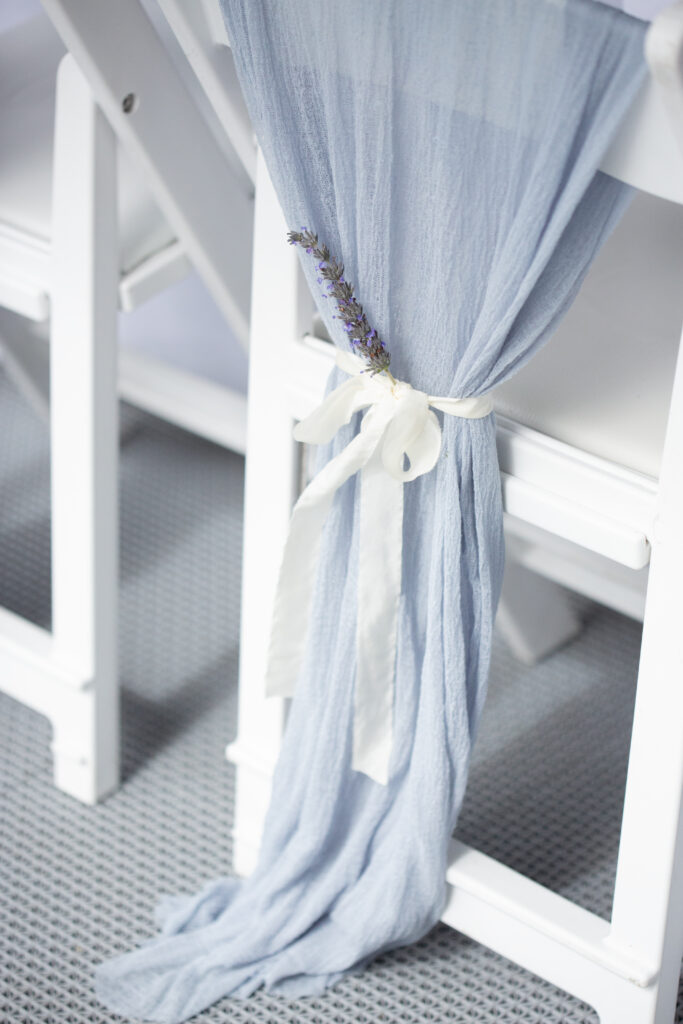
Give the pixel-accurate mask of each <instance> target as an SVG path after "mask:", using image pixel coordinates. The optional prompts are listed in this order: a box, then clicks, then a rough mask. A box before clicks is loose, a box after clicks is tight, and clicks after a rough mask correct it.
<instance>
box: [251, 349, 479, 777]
mask: <svg viewBox="0 0 683 1024" xmlns="http://www.w3.org/2000/svg"><path fill="white" fill-rule="evenodd" d="M337 365H338V366H339V367H340V368H341V369H342V370H344V371H345V372H346V373H348V374H349V375H350V376H349V379H348V380H346V381H344V382H343V383H342V384H340V385H339V387H338V388H335V390H334V391H332V392H331V393H330V394H328V395H327V396H326V397H325V398H324V399H323V401H322V402H321V403H320V404H319V405H318V406H317V407H316V408H315V409H313V411H312V412H311V413H310V414H309V415H308V416H307V417H306V418H305V419H304V420H302V421H301V422H300V423H298V424H297V426H296V428H295V430H294V437H295V438H296V440H297V441H302V442H305V443H306V444H324V443H325V442H326V441H330V440H331V438H332V437H334V435H335V434H336V433H337V431H338V430H339V429H340V428H341V427H343V426H346V425H347V424H348V423H349V422H350V420H351V417H352V416H353V415H354V413H356V412H359V411H361V410H367V411H365V412H364V416H363V420H362V422H361V426H360V430H359V432H358V434H357V435H356V437H354V438H353V440H352V441H350V442H349V444H348V446H347V447H346V448H344V450H343V451H342V452H340V453H339V455H337V456H335V458H334V459H332V460H331V461H330V462H328V463H327V464H326V465H325V466H324V467H323V468H322V469H321V471H320V473H319V474H318V475H317V476H316V477H315V478H314V479H313V480H312V481H311V483H310V484H309V485H308V486H307V487H306V488H305V490H304V491H303V493H302V494H301V496H300V498H299V500H298V501H297V503H296V505H295V506H294V511H293V513H292V519H291V523H290V527H289V535H288V537H287V541H286V544H285V550H284V554H283V558H282V565H281V567H280V574H279V580H278V585H277V593H276V595H275V605H274V611H273V622H272V628H271V638H270V652H269V659H268V669H267V672H266V693H267V694H268V695H269V696H280V697H293V696H294V695H295V693H296V683H297V678H298V674H299V670H300V668H301V663H302V661H303V657H304V654H305V649H306V648H305V645H306V639H307V635H308V623H309V619H310V615H311V603H312V599H313V583H314V577H315V569H316V566H317V563H318V552H319V548H320V537H321V532H322V528H323V525H324V523H325V519H326V518H327V514H328V512H329V510H330V507H331V504H332V500H333V498H334V495H335V494H336V492H337V491H338V490H339V488H340V487H341V486H342V485H343V484H344V483H345V482H346V481H347V480H348V479H349V477H351V476H353V475H354V474H355V473H357V472H360V474H361V476H360V505H359V523H358V531H359V545H360V550H359V557H358V566H359V571H358V601H357V606H358V618H357V622H356V674H355V680H354V716H353V756H352V759H351V767H352V768H353V769H354V771H362V772H365V774H366V775H368V776H369V778H371V779H374V780H375V782H379V783H380V784H382V785H385V784H386V782H387V779H388V774H389V762H390V758H391V748H392V742H393V735H392V734H393V725H392V720H393V690H394V686H393V677H394V668H395V662H396V637H397V632H398V608H399V598H400V596H401V573H402V566H403V486H404V484H406V483H410V482H411V481H412V480H416V479H417V478H418V477H419V476H422V475H423V474H425V473H429V472H430V471H431V470H432V469H433V468H434V466H435V465H436V462H437V459H438V457H439V453H440V451H441V427H440V425H439V421H438V420H437V418H436V416H435V415H434V413H433V411H432V408H431V407H432V406H434V408H438V409H440V410H441V411H442V412H444V413H446V414H447V415H449V416H460V417H463V418H465V419H481V418H482V417H484V416H489V415H490V414H491V411H492V408H493V406H492V400H491V398H490V396H488V395H486V396H482V397H479V398H439V397H438V396H433V395H426V394H425V393H424V392H423V391H416V390H415V389H414V388H412V387H411V386H410V385H409V384H407V383H406V382H405V381H396V380H395V379H394V378H393V377H389V376H387V375H386V374H370V373H368V372H367V367H366V364H365V362H364V360H363V359H361V358H360V357H358V356H355V355H352V354H350V353H345V352H338V353H337ZM406 461H407V465H406Z"/></svg>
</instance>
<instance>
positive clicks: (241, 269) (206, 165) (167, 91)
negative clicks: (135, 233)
mask: <svg viewBox="0 0 683 1024" xmlns="http://www.w3.org/2000/svg"><path fill="white" fill-rule="evenodd" d="M43 6H44V8H45V11H46V12H47V14H48V15H49V16H50V19H51V20H52V22H53V24H54V26H55V28H56V29H57V31H58V32H59V34H60V35H61V37H62V39H63V40H64V42H65V44H66V46H67V48H68V49H69V51H70V52H71V53H72V54H73V55H74V57H75V58H76V60H77V61H78V64H79V66H80V67H81V68H82V70H83V72H84V74H85V75H86V78H87V80H88V82H89V84H90V86H91V89H92V90H93V94H94V96H95V99H96V101H97V103H98V104H99V105H100V106H101V108H102V110H103V111H104V113H105V114H106V116H107V119H108V120H109V122H110V124H111V125H112V126H113V128H114V130H115V132H116V135H117V137H118V138H119V139H120V141H121V143H122V145H123V146H124V147H125V149H126V152H127V153H129V154H130V156H131V157H132V158H134V159H135V160H136V162H137V164H138V166H139V167H140V168H141V169H142V172H143V174H144V175H145V178H146V180H147V181H148V183H149V185H150V187H151V188H152V190H153V192H154V196H155V199H156V200H157V202H158V203H159V206H160V207H161V209H162V210H163V212H164V214H165V216H166V217H167V219H168V221H169V223H170V224H171V226H172V227H173V230H174V231H175V232H176V233H177V237H178V238H179V240H180V241H181V242H182V243H183V246H184V248H185V250H186V252H187V254H188V255H189V257H190V259H191V261H192V263H193V265H194V266H195V267H196V269H197V270H198V272H199V273H200V274H201V276H202V278H203V280H204V283H205V284H206V286H207V287H208V289H209V291H210V292H211V293H212V295H213V297H214V299H215V300H216V303H217V304H218V306H219V308H220V309H221V310H222V312H223V313H224V315H225V317H226V319H227V320H228V322H229V323H230V324H231V326H232V328H233V330H234V332H235V334H236V336H237V337H238V338H239V339H240V340H241V342H242V343H243V344H244V346H245V347H246V345H247V343H248V322H249V297H250V277H251V238H252V219H253V202H252V200H251V198H250V196H249V195H248V194H247V193H246V192H245V193H241V202H240V201H238V200H237V199H236V198H235V189H234V177H233V173H232V170H231V167H230V163H229V161H228V160H227V159H226V157H225V155H224V153H223V151H222V149H221V147H220V146H219V145H218V143H217V141H216V139H215V138H214V136H213V134H212V132H211V131H210V129H209V127H208V126H207V125H206V123H205V122H204V119H203V118H202V117H201V116H200V115H199V111H198V109H197V106H196V104H195V103H194V102H193V100H192V98H191V96H190V95H189V93H188V91H187V89H186V88H185V87H184V85H183V83H182V81H181V80H180V78H179V76H178V74H177V72H176V71H175V69H174V67H173V64H172V62H171V59H170V57H169V56H168V54H167V53H166V51H165V49H164V47H163V44H162V43H161V40H160V39H159V36H158V35H157V33H156V32H155V30H154V28H153V26H152V25H151V23H150V21H149V18H148V17H147V15H146V14H145V12H144V10H143V9H142V7H141V5H140V3H139V2H138V0H118V2H117V3H116V4H111V3H109V2H108V0H43ZM127 96H133V97H134V101H133V102H132V109H131V110H130V112H129V113H126V112H125V111H124V109H123V101H124V99H125V97H127ZM169 117H172V125H173V130H172V131H170V130H169ZM236 240H237V242H236Z"/></svg>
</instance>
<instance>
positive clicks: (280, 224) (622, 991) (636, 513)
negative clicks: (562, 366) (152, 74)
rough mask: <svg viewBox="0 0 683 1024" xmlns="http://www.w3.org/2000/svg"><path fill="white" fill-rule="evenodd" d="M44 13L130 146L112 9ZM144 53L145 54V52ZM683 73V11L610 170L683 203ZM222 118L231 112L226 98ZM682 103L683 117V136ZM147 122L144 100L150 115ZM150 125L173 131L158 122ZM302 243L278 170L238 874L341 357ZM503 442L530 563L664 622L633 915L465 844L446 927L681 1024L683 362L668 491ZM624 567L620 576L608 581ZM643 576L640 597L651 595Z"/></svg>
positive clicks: (646, 647)
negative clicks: (550, 539) (294, 510)
mask: <svg viewBox="0 0 683 1024" xmlns="http://www.w3.org/2000/svg"><path fill="white" fill-rule="evenodd" d="M44 2H45V5H46V8H47V9H48V10H49V11H50V13H51V14H52V16H53V20H54V22H55V24H56V25H57V27H58V28H59V30H60V32H61V34H62V36H63V38H64V39H65V40H66V42H67V45H68V46H69V48H70V49H72V51H73V52H76V50H77V49H78V48H79V47H82V48H83V49H84V50H85V51H86V52H85V55H84V58H83V61H82V66H83V67H84V69H85V70H86V73H87V76H88V79H89V81H90V84H91V86H92V87H93V89H94V90H95V93H96V95H97V96H98V100H99V99H100V96H101V102H102V106H103V109H105V110H106V111H107V113H108V115H109V116H110V118H111V121H112V123H113V124H114V125H115V127H116V130H117V132H118V131H119V125H118V123H117V119H118V121H120V120H121V115H120V110H119V104H120V97H121V96H122V95H125V94H126V93H127V92H128V91H130V84H129V83H130V81H131V80H133V79H131V65H130V62H129V60H128V55H127V53H126V49H125V47H123V48H122V47H121V46H120V45H117V43H118V42H119V41H120V39H119V34H118V32H117V29H116V25H111V24H110V22H111V18H110V17H108V15H107V10H106V7H103V6H101V5H100V4H92V5H89V4H88V3H87V0H44ZM136 6H137V5H136V4H135V2H134V0H125V2H122V3H121V7H122V8H123V9H125V13H126V16H128V15H130V17H131V22H130V23H131V24H133V23H135V19H136V18H137V17H138V14H137V13H135V10H134V8H135V7H136ZM163 6H164V7H169V6H170V7H175V9H176V14H178V16H179V17H180V18H181V21H183V24H184V29H183V31H187V33H188V39H189V40H190V45H194V43H196V42H197V41H198V45H199V48H200V50H201V49H202V46H203V44H202V40H201V39H200V38H199V35H197V33H196V32H195V31H194V29H193V17H194V15H192V14H191V13H188V12H190V11H191V9H192V7H193V5H192V3H191V2H190V0H163ZM88 7H91V8H92V9H93V10H92V12H91V13H89V11H88ZM118 17H119V11H118V9H117V18H118ZM101 18H102V19H103V22H102V21H100V19H101ZM110 31H111V33H112V42H111V46H112V50H111V52H112V53H114V54H116V61H117V62H120V67H115V66H112V64H111V62H110V63H109V64H107V59H106V58H107V54H106V53H105V54H104V57H103V59H100V58H101V56H102V54H101V51H102V48H103V47H104V49H105V50H106V49H107V48H108V47H107V44H104V43H103V42H102V39H101V38H100V39H98V35H99V36H101V35H106V34H108V33H109V32H110ZM179 38H180V35H179ZM192 40H194V43H193V42H192ZM181 42H182V41H181ZM140 47H141V49H140V52H141V53H144V49H145V42H144V38H143V37H141V43H140ZM186 48H187V44H186ZM135 49H136V53H137V48H135ZM93 55H94V57H95V58H96V60H94V59H93ZM682 57H683V5H682V4H680V3H679V4H676V5H675V6H674V7H673V8H671V9H670V10H668V11H666V12H665V13H664V14H663V15H661V16H660V17H659V18H658V19H657V21H656V23H655V24H654V25H653V27H652V29H651V30H650V34H649V37H648V58H649V62H650V66H651V70H652V73H653V79H655V80H656V81H657V83H658V85H659V91H658V90H657V89H655V88H654V87H652V86H651V87H649V88H648V89H647V90H646V92H645V93H644V94H643V97H642V98H641V100H640V101H639V103H638V104H637V105H636V107H635V108H634V110H633V112H632V116H631V117H630V119H629V121H628V123H627V125H626V126H625V128H624V130H623V131H622V133H621V134H620V137H619V139H618V140H617V142H616V143H615V145H614V146H613V147H612V150H611V151H610V153H609V154H608V156H607V158H606V160H605V162H604V164H603V169H604V170H607V171H609V172H610V173H614V174H615V175H616V176H617V177H621V178H623V179H624V180H627V181H630V182H632V183H633V184H636V185H637V186H639V187H641V188H645V189H646V190H648V191H652V192H653V193H654V194H658V195H662V196H665V197H667V198H671V199H674V200H676V201H678V202H681V201H683V192H682V191H681V182H682V181H683V173H682V170H681V168H682V166H683V157H682V156H681V154H682V153H683V131H682V130H681V129H680V127H679V126H680V125H681V124H683V119H682V118H681V116H680V115H681V112H682V111H683V81H682V77H681V70H680V68H681V67H682V66H683V60H682ZM146 59H147V56H146V54H145V60H146ZM88 62H90V63H88ZM203 63H204V71H202V70H201V69H202V65H203ZM194 66H195V69H196V70H197V71H198V74H199V76H200V79H202V80H203V81H204V80H206V88H207V93H208V94H209V95H211V89H212V88H214V89H215V88H218V89H220V83H218V84H217V83H216V81H214V82H213V85H210V84H209V82H208V77H207V76H208V75H209V73H208V72H207V70H206V60H205V58H204V57H202V56H201V54H200V55H199V56H197V55H196V54H195V61H194ZM103 69H104V71H103ZM150 84H151V83H150ZM212 102H213V103H214V106H218V103H217V100H216V97H215V95H214V96H213V97H212ZM107 104H109V106H108V105H107ZM666 107H668V108H669V109H670V112H671V113H673V115H674V116H673V118H672V119H671V121H670V122H669V121H667V120H666V117H665V113H664V110H665V108H666ZM144 109H145V105H144V104H141V106H140V112H142V111H143V110H144ZM139 124H140V122H138V125H139ZM131 126H132V127H131ZM120 128H121V132H122V137H124V135H126V133H129V132H132V133H133V134H132V136H126V137H129V138H130V140H131V146H132V147H133V148H135V146H141V147H142V148H143V149H144V148H145V145H146V139H145V138H144V137H142V138H141V137H140V135H139V133H136V128H135V125H134V122H130V123H129V124H125V125H121V126H120ZM149 129H150V131H152V132H153V130H154V128H153V125H150V126H149ZM677 146H679V147H680V148H677ZM145 155H146V159H147V160H148V161H149V166H150V168H152V167H153V168H154V170H155V172H159V171H161V172H162V174H163V173H165V172H167V171H168V163H167V159H168V153H167V152H164V151H162V150H154V148H153V147H151V148H150V147H147V149H146V151H145ZM181 191H182V190H181ZM176 199H177V201H178V204H179V205H181V206H182V205H183V203H189V199H188V197H187V196H183V195H181V194H180V193H179V192H178V193H176ZM185 209H186V210H187V209H191V204H190V205H186V206H185ZM285 231H286V225H285V224H284V221H283V218H282V214H281V212H280V209H279V205H278V202H277V199H276V196H275V194H274V191H273V189H272V186H271V185H270V182H269V180H268V175H267V172H266V169H265V167H264V165H263V162H262V161H261V160H259V164H258V168H257V207H256V217H255V229H254V253H255V258H254V276H253V284H252V315H251V335H250V383H249V410H248V427H247V444H248V452H249V457H248V460H247V478H246V492H245V547H244V580H243V605H242V641H241V643H242V648H241V669H240V694H239V733H238V736H237V738H236V740H235V742H234V743H232V744H231V745H230V747H229V748H228V756H229V757H230V758H231V760H232V761H233V762H234V763H235V764H236V766H237V804H236V818H235V836H234V838H235V867H236V869H237V871H238V872H239V873H242V874H247V873H249V871H250V870H251V869H252V867H253V865H254V862H255V857H256V853H257V850H258V846H259V841H260V835H261V829H262V823H263V817H264V813H265V809H266V807H267V803H268V799H269V792H270V780H271V776H272V771H273V767H274V764H275V760H276V757H277V753H278V750H279V746H280V742H281V736H282V730H283V727H284V722H285V716H286V706H285V702H283V701H277V700H269V701H266V700H265V698H264V693H263V679H264V668H265V652H266V647H267V639H268V637H267V634H268V624H267V616H264V615H263V609H264V608H267V607H269V606H270V605H271V603H272V597H273V593H274V590H275V583H276V577H277V570H278V565H279V559H280V553H281V550H282V546H283V543H284V539H285V536H286V533H287V528H288V523H289V516H290V511H291V505H292V502H293V500H294V497H295V495H296V492H297V489H298V487H299V483H300V476H301V469H300V453H299V451H298V450H297V448H296V446H295V445H294V444H293V442H292V441H291V426H292V423H293V421H294V420H295V419H298V418H300V417H301V416H303V415H305V414H306V413H307V412H308V411H309V410H310V408H311V407H312V406H313V405H314V404H315V403H316V402H317V401H318V400H319V398H320V396H321V394H322V391H323V387H324V382H325V380H326V378H327V376H328V373H329V369H330V366H331V353H330V349H329V346H328V345H327V344H326V343H325V342H322V341H320V340H317V339H315V338H313V337H311V336H310V335H308V336H307V332H308V331H309V330H310V324H311V322H312V301H311V299H310V296H309V294H308V292H307V291H306V288H305V285H304V284H303V281H302V277H301V275H300V272H299V265H298V261H297V258H296V254H295V253H294V251H293V250H292V249H291V248H290V247H288V246H287V245H286V244H284V242H283V238H284V234H285ZM197 265H198V266H199V264H197ZM199 269H200V272H202V268H201V267H199ZM207 280H208V279H207ZM274 289H276V291H274ZM499 443H500V453H501V468H502V471H503V474H504V476H503V485H504V486H503V490H504V501H505V506H506V510H507V511H506V526H507V531H508V534H509V535H510V536H512V535H513V534H514V535H516V536H518V537H526V538H527V539H529V538H532V539H533V541H534V544H535V547H534V544H529V545H527V549H528V550H529V551H530V552H531V553H530V554H529V556H528V559H527V566H528V567H529V568H532V569H534V571H540V572H543V573H544V574H545V575H547V576H549V577H550V578H551V579H556V580H560V581H562V582H569V583H570V584H572V585H575V586H577V588H578V589H582V590H583V591H584V592H586V593H591V594H594V595H595V596H597V597H598V598H599V599H602V600H609V601H610V602H611V603H615V604H617V605H619V603H621V606H622V607H623V608H624V610H630V613H634V612H635V613H638V611H639V610H640V612H642V614H643V617H644V630H643V644H642V651H641V659H640V668H639V677H638V688H637V698H636V706H635V714H634V722H633V732H632V739H631V750H630V759H629V768H628V779H627V786H626V796H625V802H624V811H623V824H622V832H621V841H620V848H619V858H618V865H617V877H616V886H615V895H614V906H613V914H612V919H611V921H605V920H603V919H602V918H599V917H597V916H596V915H595V914H592V913H590V912H588V911H586V910H584V909H582V908H580V907H578V906H576V905H574V904H572V903H571V902H570V901H569V900H567V899H564V898H563V897H561V896H558V895H557V894H556V893H553V892H552V891H550V890H548V889H546V888H544V887H543V886H541V885H539V884H537V883H535V882H533V881H531V880H529V879H528V878H525V877H523V876H522V875H520V874H519V873H517V872H515V871H513V870H511V869H509V868H507V867H505V866H504V865H502V864H500V863H498V862H496V861H495V860H494V859H492V858H490V857H487V856H485V855H484V854H482V853H481V852H480V851H477V850H475V849H473V848H470V847H467V846H466V845H465V844H463V843H460V842H457V841H453V844H452V849H451V857H450V864H449V868H448V872H447V878H446V882H447V885H448V892H449V899H448V905H447V908H446V910H445V912H444V915H443V920H444V921H445V922H446V923H448V924H450V925H452V926H453V927H455V928H457V929H458V930H460V931H462V932H464V933H466V934H468V935H470V936H472V937H473V938H475V939H476V940H478V941H480V942H482V943H484V944H486V945H487V946H489V947H490V948H492V949H494V950H496V951H497V952H499V953H501V954H502V955H504V956H506V957H508V958H509V959H511V960H513V961H516V962H517V963H519V964H521V965H522V966H524V967H526V968H527V969H529V970H531V971H533V972H535V973H537V974H538V975H540V976H542V977H544V978H546V979H547V980H549V981H550V982H552V983H553V984H555V985H557V986H559V987H561V988H563V989H566V990H567V991H569V992H571V993H573V994H574V995H575V996H577V997H578V998H580V999H583V1000H585V1001H586V1002H588V1003H589V1004H591V1005H592V1006H594V1007H595V1008H596V1009H597V1011H598V1013H599V1015H600V1019H601V1021H602V1022H603V1024H671V1021H672V1020H673V1015H674V1008H675V999H676V991H677V986H678V979H679V973H680V965H681V954H682V952H683V913H682V912H681V909H680V908H681V898H682V896H683V891H682V890H683V870H682V867H683V865H682V859H683V855H682V848H683V843H682V841H681V840H682V836H681V828H682V825H681V792H682V788H683V706H682V704H683V692H682V691H681V688H680V687H678V686H676V685H675V684H676V682H677V680H676V679H675V676H676V674H677V673H678V672H680V670H681V668H682V667H683V637H682V636H681V631H680V628H679V623H678V615H677V602H676V595H677V593H678V587H679V584H680V580H681V578H683V534H682V532H681V530H680V522H681V514H682V513H683V480H682V479H681V477H680V473H679V467H680V465H681V464H682V459H683V363H682V362H681V360H680V359H679V365H678V369H677V373H676V379H675V383H674V389H673V398H672V404H671V412H670V419H669V425H668V430H667V437H666V445H665V449H664V453H663V461H662V470H661V475H660V479H659V481H658V483H657V484H656V485H653V484H652V483H651V482H647V481H645V480H644V478H642V477H640V476H639V475H638V474H635V473H630V472H629V471H627V470H624V469H623V468H621V467H617V466H614V465H612V464H610V463H608V462H606V461H605V460H601V459H596V458H594V457H589V456H586V455H585V454H583V453H581V452H578V451H576V450H575V449H572V448H570V447H569V446H567V445H562V444H559V443H558V442H555V441H553V440H552V439H548V438H544V437H543V436H542V435H540V434H538V433H536V432H534V431H530V430H527V429H524V428H520V427H519V426H518V425H516V424H514V423H512V422H508V423H503V424H501V427H500V431H499ZM539 527H540V528H541V530H543V531H544V532H545V533H552V534H555V535H556V537H557V545H556V547H555V548H551V550H550V553H549V554H546V553H545V552H544V550H543V548H542V545H541V542H540V540H539V536H540V534H539V531H538V529H537V528H539ZM570 543H571V544H572V545H573V547H572V548H571V550H572V552H574V551H575V550H576V549H577V548H576V546H577V545H580V546H581V547H582V548H583V549H585V551H586V552H587V553H588V554H589V555H590V556H591V557H590V558H589V557H586V559H585V560H583V561H582V560H579V561H576V560H575V559H573V558H572V557H571V556H569V555H568V554H567V550H568V549H567V547H566V545H568V544H570ZM595 559H597V560H598V561H597V563H596V561H595ZM600 560H601V561H600ZM596 564H597V566H598V568H596ZM648 564H649V582H648V585H647V594H646V598H644V597H643V588H642V580H643V578H644V573H645V571H646V570H645V567H646V566H647V565H648ZM607 566H609V567H610V571H609V572H603V571H602V570H603V569H604V568H605V567H607ZM634 570H636V573H637V582H635V583H632V582H631V581H632V580H633V579H635V577H634V576H633V575H632V574H633V571H634ZM672 676H673V677H674V678H673V679H672ZM672 683H673V685H672Z"/></svg>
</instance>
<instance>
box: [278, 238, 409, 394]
mask: <svg viewBox="0 0 683 1024" xmlns="http://www.w3.org/2000/svg"><path fill="white" fill-rule="evenodd" d="M287 241H288V242H289V244H290V245H300V246H301V248H302V249H305V250H306V252H307V253H308V254H309V255H310V256H313V257H314V258H315V259H316V260H318V284H323V282H327V286H326V292H327V294H326V295H324V296H323V298H333V299H334V300H335V302H336V303H337V312H338V314H339V319H340V320H343V321H344V330H345V331H346V333H347V334H348V336H349V342H350V343H351V347H352V348H353V349H354V351H355V352H356V353H357V354H358V355H360V356H362V357H363V358H364V359H365V360H366V361H367V363H368V369H369V370H370V371H371V372H372V373H386V374H387V376H389V377H391V379H392V381H393V380H394V378H393V376H392V374H391V373H390V371H389V363H390V362H391V356H390V355H389V353H388V351H387V349H386V346H385V344H384V342H383V341H382V340H381V338H380V337H379V335H378V333H377V331H376V330H375V329H374V328H373V327H370V324H369V323H368V318H367V317H366V315H365V313H364V312H363V307H362V306H361V304H360V302H359V301H358V300H357V298H356V296H355V295H354V294H353V285H352V284H351V283H350V282H349V281H347V280H346V279H345V277H344V267H343V264H341V263H338V262H337V261H336V260H335V259H332V257H331V256H330V250H329V249H328V248H327V246H326V245H319V244H318V236H317V235H316V234H315V233H314V232H313V231H309V230H308V228H302V229H301V231H290V232H289V233H288V235H287ZM333 319H336V317H333Z"/></svg>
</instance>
